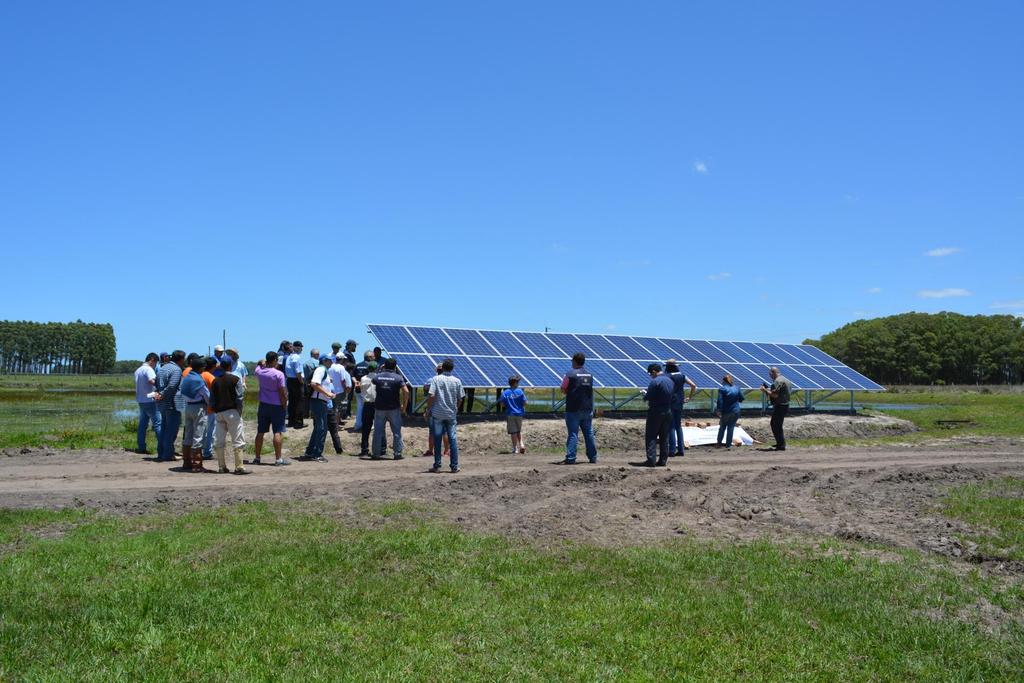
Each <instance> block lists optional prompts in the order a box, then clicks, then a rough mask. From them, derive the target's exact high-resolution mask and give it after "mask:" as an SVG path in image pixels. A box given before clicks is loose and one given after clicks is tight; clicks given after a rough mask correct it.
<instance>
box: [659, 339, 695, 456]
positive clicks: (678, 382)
mask: <svg viewBox="0 0 1024 683" xmlns="http://www.w3.org/2000/svg"><path fill="white" fill-rule="evenodd" d="M665 372H666V373H667V374H668V377H669V379H671V380H672V431H670V432H669V437H668V454H669V455H686V444H685V443H684V442H683V405H684V404H685V403H686V402H687V401H692V400H693V395H694V394H695V393H696V392H697V385H696V384H695V383H694V381H693V380H692V379H690V378H689V377H687V376H686V375H684V374H683V373H681V372H679V365H678V364H677V363H676V362H675V361H674V360H672V359H671V358H670V359H669V360H667V361H665ZM687 384H689V385H690V396H689V398H687V397H686V385H687Z"/></svg>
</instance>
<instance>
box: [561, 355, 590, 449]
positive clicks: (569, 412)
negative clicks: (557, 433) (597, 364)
mask: <svg viewBox="0 0 1024 683" xmlns="http://www.w3.org/2000/svg"><path fill="white" fill-rule="evenodd" d="M586 362H587V357H586V356H585V355H583V354H582V353H579V352H577V353H575V354H573V357H572V369H571V370H569V372H567V373H565V377H563V378H562V387H561V388H562V393H563V394H565V429H566V431H567V432H568V436H567V438H566V440H565V460H563V461H562V462H560V463H559V464H560V465H575V464H576V448H577V446H578V445H579V435H578V432H579V431H580V430H581V429H582V430H583V443H584V444H585V445H586V448H587V460H589V461H590V462H591V463H596V462H597V444H596V443H595V442H594V376H593V375H591V374H590V372H589V371H588V370H587V369H586V368H585V367H583V366H584V364H585V363H586Z"/></svg>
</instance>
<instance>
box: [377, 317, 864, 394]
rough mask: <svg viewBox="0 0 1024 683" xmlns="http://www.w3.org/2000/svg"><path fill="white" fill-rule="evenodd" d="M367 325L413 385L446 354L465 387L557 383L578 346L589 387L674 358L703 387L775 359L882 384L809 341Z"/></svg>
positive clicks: (811, 383)
mask: <svg viewBox="0 0 1024 683" xmlns="http://www.w3.org/2000/svg"><path fill="white" fill-rule="evenodd" d="M369 328H370V332H371V333H372V334H373V335H374V336H375V337H376V338H377V340H378V341H379V342H380V345H381V347H382V348H383V349H384V350H385V352H386V353H387V354H388V355H390V356H392V357H394V358H395V360H396V361H398V366H399V369H401V370H402V372H403V373H404V374H405V375H406V377H407V378H408V379H409V381H410V382H411V383H412V384H413V385H414V386H418V385H422V384H424V383H425V382H427V381H429V380H430V378H431V377H433V376H434V374H435V369H434V368H435V365H436V364H437V363H438V362H439V361H441V360H442V359H444V358H451V359H452V360H454V361H455V372H454V374H455V376H457V377H459V378H461V379H462V381H463V383H464V384H465V385H466V386H470V387H504V386H506V385H507V383H508V378H509V376H510V375H512V374H517V375H519V376H520V377H521V379H522V385H523V386H527V387H545V388H546V387H557V386H559V385H560V384H561V381H562V377H563V375H564V373H565V372H566V371H567V370H568V369H569V368H570V367H571V363H570V360H569V359H570V357H571V356H572V355H573V354H574V353H577V352H583V353H584V354H586V356H587V361H586V365H585V367H586V368H587V369H588V370H589V371H590V372H591V373H592V374H593V375H594V383H595V386H598V387H604V388H638V387H639V388H642V387H646V386H647V384H648V382H649V381H650V377H649V376H648V374H647V365H648V364H649V363H653V362H660V363H664V362H665V361H666V360H668V359H669V358H674V359H676V361H677V362H678V363H679V367H680V369H681V370H682V372H683V373H684V374H685V375H687V376H688V377H689V378H690V379H692V380H693V381H694V382H695V383H696V384H697V386H698V387H699V388H701V389H713V388H717V387H718V386H719V385H720V383H721V380H722V375H724V374H725V373H726V372H729V373H730V374H732V376H733V377H734V378H736V380H737V383H738V384H739V385H740V386H742V387H745V388H748V389H751V388H755V387H758V386H760V384H761V382H768V381H769V376H768V368H769V367H770V366H777V367H778V368H779V370H780V371H781V372H782V374H783V375H784V376H786V377H788V378H789V380H790V381H791V382H792V383H793V386H794V387H796V388H798V389H811V390H819V389H826V390H837V389H844V390H868V391H882V390H883V387H881V386H880V385H878V384H876V383H875V382H873V381H871V380H870V379H868V378H867V377H865V376H864V375H862V374H861V373H859V372H857V371H856V370H853V369H852V368H849V367H847V366H845V365H843V364H842V363H840V362H839V361H838V360H836V359H835V358H832V357H831V356H829V355H828V354H826V353H824V352H823V351H821V350H820V349H818V348H817V347H815V346H810V345H807V344H773V343H765V342H756V343H755V342H742V341H707V340H701V339H676V338H672V337H633V336H627V335H620V334H615V335H603V334H568V333H565V332H549V333H541V332H507V331H500V330H472V329H458V328H440V327H413V326H405V325H370V326H369Z"/></svg>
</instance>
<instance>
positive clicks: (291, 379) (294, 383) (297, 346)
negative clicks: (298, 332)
mask: <svg viewBox="0 0 1024 683" xmlns="http://www.w3.org/2000/svg"><path fill="white" fill-rule="evenodd" d="M284 376H285V379H286V381H287V383H288V426H289V427H293V428H294V429H305V428H306V425H305V424H304V423H303V421H302V414H303V412H304V408H303V405H302V404H303V403H304V402H305V401H304V399H305V392H306V388H305V383H304V379H305V376H304V374H303V371H302V342H300V341H294V342H292V352H291V354H290V355H289V356H288V359H287V360H286V361H285V364H284Z"/></svg>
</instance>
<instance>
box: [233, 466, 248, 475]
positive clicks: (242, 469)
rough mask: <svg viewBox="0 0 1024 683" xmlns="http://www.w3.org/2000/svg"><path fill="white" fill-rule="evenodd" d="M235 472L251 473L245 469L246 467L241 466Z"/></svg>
mask: <svg viewBox="0 0 1024 683" xmlns="http://www.w3.org/2000/svg"><path fill="white" fill-rule="evenodd" d="M235 474H249V470H247V469H245V468H244V467H239V468H238V469H237V470H235Z"/></svg>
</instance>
